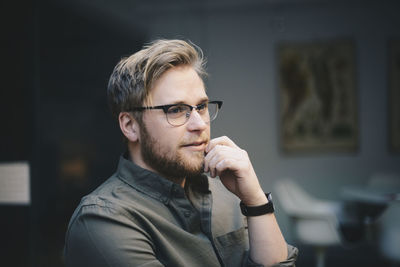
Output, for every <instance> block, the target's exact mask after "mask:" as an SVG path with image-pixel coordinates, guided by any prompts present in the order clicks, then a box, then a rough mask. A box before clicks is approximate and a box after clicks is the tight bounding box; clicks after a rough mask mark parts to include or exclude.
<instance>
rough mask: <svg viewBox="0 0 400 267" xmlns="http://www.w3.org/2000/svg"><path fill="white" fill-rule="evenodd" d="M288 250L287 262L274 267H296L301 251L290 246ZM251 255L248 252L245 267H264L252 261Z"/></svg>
mask: <svg viewBox="0 0 400 267" xmlns="http://www.w3.org/2000/svg"><path fill="white" fill-rule="evenodd" d="M287 249H288V257H287V259H286V260H285V261H282V262H280V263H277V264H275V265H273V266H272V267H294V266H295V265H296V259H297V255H298V254H299V250H298V249H297V248H296V247H293V246H291V245H289V244H288V245H287ZM249 255H250V253H249V252H247V255H246V260H245V264H244V266H243V267H263V266H264V265H262V264H258V263H255V262H254V261H252V260H251V259H250V256H249Z"/></svg>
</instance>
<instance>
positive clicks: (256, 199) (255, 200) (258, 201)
mask: <svg viewBox="0 0 400 267" xmlns="http://www.w3.org/2000/svg"><path fill="white" fill-rule="evenodd" d="M242 203H243V204H244V205H246V206H249V207H252V206H260V205H264V204H267V203H268V198H267V196H266V195H265V193H264V191H262V190H260V191H259V192H258V193H257V194H256V195H254V196H253V197H251V198H247V199H242Z"/></svg>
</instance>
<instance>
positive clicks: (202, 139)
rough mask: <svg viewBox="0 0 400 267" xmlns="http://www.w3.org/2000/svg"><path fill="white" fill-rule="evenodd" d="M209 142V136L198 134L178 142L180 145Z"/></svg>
mask: <svg viewBox="0 0 400 267" xmlns="http://www.w3.org/2000/svg"><path fill="white" fill-rule="evenodd" d="M209 142H210V137H208V136H200V137H197V138H193V139H190V140H185V141H183V142H181V143H180V146H190V145H200V144H203V143H206V144H208V143H209Z"/></svg>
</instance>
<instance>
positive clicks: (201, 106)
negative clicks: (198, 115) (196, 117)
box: [197, 103, 207, 111]
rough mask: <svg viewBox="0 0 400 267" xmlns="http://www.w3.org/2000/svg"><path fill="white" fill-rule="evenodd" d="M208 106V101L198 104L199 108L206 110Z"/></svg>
mask: <svg viewBox="0 0 400 267" xmlns="http://www.w3.org/2000/svg"><path fill="white" fill-rule="evenodd" d="M206 108H207V103H203V104H200V105H197V110H199V111H200V110H205V109H206Z"/></svg>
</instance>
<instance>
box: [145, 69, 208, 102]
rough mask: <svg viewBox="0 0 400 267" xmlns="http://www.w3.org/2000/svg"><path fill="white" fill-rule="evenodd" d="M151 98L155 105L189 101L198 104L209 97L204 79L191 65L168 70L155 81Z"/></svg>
mask: <svg viewBox="0 0 400 267" xmlns="http://www.w3.org/2000/svg"><path fill="white" fill-rule="evenodd" d="M150 98H151V101H152V103H153V105H165V104H174V103H180V102H181V103H187V104H190V105H196V104H198V102H200V101H204V100H205V99H207V94H206V91H205V88H204V83H203V80H202V79H201V78H200V77H199V75H198V74H197V73H196V71H195V70H194V69H193V68H192V67H190V66H177V67H173V68H171V69H169V70H168V71H166V72H165V73H164V74H163V75H161V77H160V78H159V79H158V80H157V81H156V82H155V84H154V86H153V88H152V90H151V92H150Z"/></svg>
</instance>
